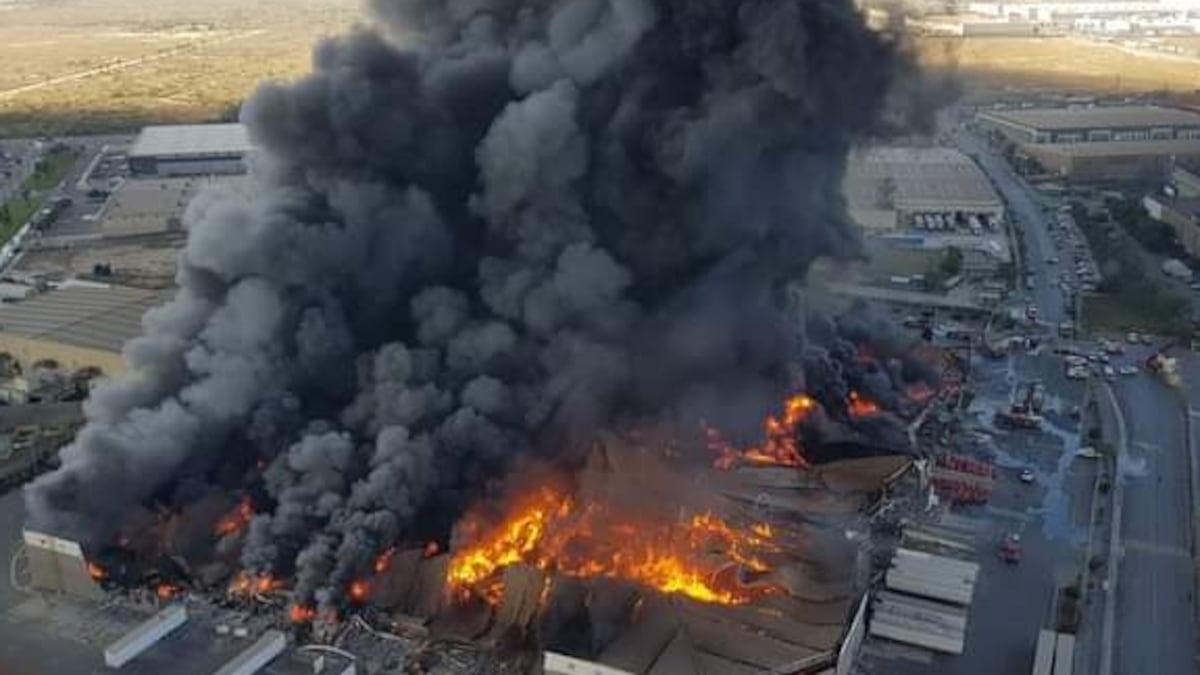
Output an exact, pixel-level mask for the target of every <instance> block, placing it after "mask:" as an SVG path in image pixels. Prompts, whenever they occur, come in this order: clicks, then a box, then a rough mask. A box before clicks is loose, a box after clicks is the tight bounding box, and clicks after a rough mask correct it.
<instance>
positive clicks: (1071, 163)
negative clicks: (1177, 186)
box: [1022, 137, 1200, 183]
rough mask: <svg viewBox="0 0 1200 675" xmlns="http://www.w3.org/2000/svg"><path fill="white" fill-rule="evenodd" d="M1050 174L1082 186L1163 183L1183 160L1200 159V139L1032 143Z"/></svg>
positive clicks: (1028, 150) (1030, 149) (1030, 151)
mask: <svg viewBox="0 0 1200 675" xmlns="http://www.w3.org/2000/svg"><path fill="white" fill-rule="evenodd" d="M1022 150H1023V151H1024V152H1025V154H1026V155H1028V156H1029V158H1030V159H1032V160H1034V161H1035V162H1037V164H1038V166H1040V167H1041V169H1042V170H1043V171H1045V172H1046V173H1050V174H1054V175H1057V176H1061V177H1063V178H1066V179H1069V180H1071V181H1075V182H1080V183H1114V182H1155V183H1157V182H1161V181H1162V180H1163V179H1164V178H1166V176H1167V174H1168V173H1169V171H1170V168H1171V166H1172V165H1173V164H1174V163H1175V162H1176V161H1178V160H1180V159H1200V137H1197V138H1196V139H1192V140H1174V141H1106V142H1091V143H1065V144H1029V145H1024V146H1022Z"/></svg>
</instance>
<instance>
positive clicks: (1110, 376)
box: [1101, 366, 1117, 380]
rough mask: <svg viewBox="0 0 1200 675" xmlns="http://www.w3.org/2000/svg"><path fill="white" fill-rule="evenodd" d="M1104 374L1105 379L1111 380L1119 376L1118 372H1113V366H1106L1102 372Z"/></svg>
mask: <svg viewBox="0 0 1200 675" xmlns="http://www.w3.org/2000/svg"><path fill="white" fill-rule="evenodd" d="M1101 372H1102V373H1103V374H1104V379H1106V380H1111V379H1113V378H1115V377H1116V376H1117V371H1115V370H1113V367H1112V366H1104V369H1103V370H1102V371H1101Z"/></svg>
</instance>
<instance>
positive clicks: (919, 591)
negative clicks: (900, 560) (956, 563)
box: [885, 570, 975, 605]
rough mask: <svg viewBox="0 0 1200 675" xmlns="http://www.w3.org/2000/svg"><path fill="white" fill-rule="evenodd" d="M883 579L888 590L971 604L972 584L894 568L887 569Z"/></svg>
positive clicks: (958, 603)
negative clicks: (920, 575) (910, 573)
mask: <svg viewBox="0 0 1200 675" xmlns="http://www.w3.org/2000/svg"><path fill="white" fill-rule="evenodd" d="M885 581H886V585H887V588H888V589H889V590H893V591H900V592H901V593H910V594H912V595H919V596H921V597H924V598H931V599H933V600H942V601H945V602H952V603H954V604H957V605H969V604H971V596H972V595H973V594H974V590H975V587H974V585H973V584H963V583H961V582H960V583H955V582H953V581H950V582H946V581H945V580H939V579H933V578H930V577H916V576H912V575H906V574H900V573H897V572H896V570H889V571H888V573H887V577H886V579H885Z"/></svg>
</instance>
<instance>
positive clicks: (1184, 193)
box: [1171, 166, 1200, 197]
mask: <svg viewBox="0 0 1200 675" xmlns="http://www.w3.org/2000/svg"><path fill="white" fill-rule="evenodd" d="M1171 183H1172V184H1173V185H1174V186H1175V189H1176V190H1177V191H1178V193H1179V196H1180V197H1200V174H1197V173H1193V172H1191V171H1188V170H1187V169H1185V168H1183V167H1182V166H1177V167H1174V168H1173V169H1172V170H1171Z"/></svg>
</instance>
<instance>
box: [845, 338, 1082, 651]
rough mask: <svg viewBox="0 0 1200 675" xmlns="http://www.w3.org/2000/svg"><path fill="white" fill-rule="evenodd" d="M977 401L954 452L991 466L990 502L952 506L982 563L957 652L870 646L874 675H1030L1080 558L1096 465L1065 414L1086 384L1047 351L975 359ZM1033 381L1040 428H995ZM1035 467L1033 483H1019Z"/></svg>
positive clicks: (874, 642)
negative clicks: (1015, 542) (1010, 545)
mask: <svg viewBox="0 0 1200 675" xmlns="http://www.w3.org/2000/svg"><path fill="white" fill-rule="evenodd" d="M972 380H973V383H974V385H975V387H976V391H977V397H976V399H975V401H974V402H973V404H972V406H971V410H970V412H971V418H972V424H971V425H970V426H972V427H973V428H974V431H973V432H968V433H967V434H966V435H965V438H966V442H965V443H964V444H963V447H962V448H961V449H958V450H956V451H957V452H959V453H960V454H964V455H968V456H973V457H978V458H981V459H986V460H988V461H991V462H993V463H994V465H995V466H996V468H997V474H996V489H995V491H994V492H993V494H992V498H991V500H990V501H989V503H988V504H986V505H982V506H970V507H962V508H956V509H955V510H954V513H955V515H956V516H962V517H964V518H967V519H970V520H972V521H974V522H975V524H976V526H977V528H978V531H977V534H976V536H975V545H976V550H977V560H978V562H979V563H980V565H981V570H980V575H979V579H978V582H977V585H976V591H975V596H974V599H973V602H972V605H971V607H970V610H969V619H968V624H967V634H966V643H965V650H964V653H963V654H962V655H959V656H952V655H941V654H932V655H931V654H929V653H928V652H921V651H919V650H908V649H907V648H899V647H897V646H895V645H891V644H888V643H886V642H884V641H878V640H872V641H870V642H869V643H868V648H867V650H866V652H865V654H864V657H863V658H862V664H863V672H866V673H872V674H879V675H884V674H889V675H890V674H893V673H894V674H896V675H909V674H911V675H917V674H933V673H936V674H938V675H943V674H945V675H959V674H961V675H979V674H990V673H997V674H1007V673H1024V672H1028V671H1029V669H1030V668H1031V667H1032V664H1033V647H1034V643H1035V641H1036V639H1037V634H1038V631H1039V630H1040V629H1041V628H1042V627H1047V626H1053V625H1054V623H1055V611H1056V607H1055V601H1056V600H1055V598H1056V593H1055V590H1056V588H1058V587H1059V586H1062V585H1066V584H1069V583H1071V582H1072V581H1073V580H1074V579H1075V576H1076V574H1077V573H1078V572H1079V571H1080V569H1081V567H1082V565H1083V563H1084V560H1085V559H1086V556H1087V545H1088V533H1089V525H1090V522H1091V505H1092V498H1093V491H1094V490H1093V487H1094V481H1095V477H1096V471H1097V463H1096V462H1095V460H1088V459H1082V458H1078V457H1076V455H1075V451H1076V450H1078V448H1079V427H1078V423H1077V422H1076V421H1074V420H1073V419H1072V418H1071V416H1070V411H1071V409H1072V408H1073V407H1074V406H1076V405H1078V404H1079V402H1080V400H1081V398H1082V396H1083V393H1084V386H1083V385H1082V384H1081V383H1078V382H1074V381H1071V380H1067V379H1066V378H1065V377H1063V375H1062V373H1061V361H1060V360H1059V359H1058V358H1056V357H1053V356H1051V355H1049V354H1048V353H1047V354H1042V355H1037V356H1030V355H1019V356H1015V357H1013V358H1010V359H1004V360H1000V361H985V360H981V361H977V362H976V363H975V367H974V372H973V378H972ZM1030 380H1039V381H1041V382H1043V384H1044V385H1045V386H1046V391H1047V396H1046V404H1045V405H1046V409H1045V417H1046V425H1045V426H1044V429H1043V430H1042V431H1040V432H1031V431H1005V430H997V429H995V428H994V427H993V426H992V416H993V415H994V413H995V412H996V411H997V410H1000V409H1002V408H1004V407H1006V406H1007V405H1008V401H1009V397H1010V393H1011V391H1012V388H1013V387H1014V386H1015V385H1017V384H1018V383H1020V382H1025V381H1030ZM1026 468H1029V469H1032V470H1033V471H1034V482H1033V483H1032V484H1025V483H1022V482H1021V481H1020V479H1019V476H1020V473H1021V471H1022V470H1023V469H1026ZM1009 533H1019V534H1020V535H1021V540H1022V545H1023V550H1024V555H1023V559H1022V560H1021V562H1020V563H1018V564H1015V565H1013V564H1009V563H1005V562H1003V561H1001V560H1000V559H999V558H998V556H997V551H998V547H999V544H1000V542H1001V540H1002V539H1003V538H1004V537H1005V536H1006V535H1007V534H1009Z"/></svg>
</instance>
